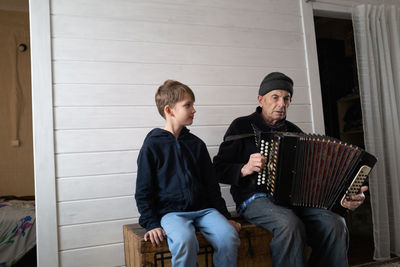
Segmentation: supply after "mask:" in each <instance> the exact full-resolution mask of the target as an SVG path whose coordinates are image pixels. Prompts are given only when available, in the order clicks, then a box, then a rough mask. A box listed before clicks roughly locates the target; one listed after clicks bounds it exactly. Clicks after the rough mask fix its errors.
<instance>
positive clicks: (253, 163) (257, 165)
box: [240, 153, 267, 177]
mask: <svg viewBox="0 0 400 267" xmlns="http://www.w3.org/2000/svg"><path fill="white" fill-rule="evenodd" d="M266 161H267V160H266V158H265V157H264V156H263V155H262V154H261V153H254V154H251V155H250V158H249V161H248V162H247V163H246V165H244V166H243V167H242V170H241V171H240V173H241V174H242V177H244V176H247V175H250V174H252V173H254V172H260V171H261V170H262V169H263V168H264V166H265V162H266Z"/></svg>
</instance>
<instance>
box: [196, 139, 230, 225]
mask: <svg viewBox="0 0 400 267" xmlns="http://www.w3.org/2000/svg"><path fill="white" fill-rule="evenodd" d="M202 155H203V160H201V162H203V164H204V166H203V168H202V170H203V172H204V174H203V177H205V179H206V183H207V199H208V202H209V203H210V205H211V206H212V207H213V208H215V209H216V210H218V211H219V212H220V213H221V214H222V215H224V216H225V217H226V218H227V219H230V217H231V215H230V213H229V211H228V209H227V208H226V203H225V200H224V199H223V198H222V196H221V188H220V186H219V184H218V181H217V177H216V175H215V171H214V168H213V165H212V162H211V158H210V155H209V154H208V150H207V147H206V145H205V144H204V143H203V145H202Z"/></svg>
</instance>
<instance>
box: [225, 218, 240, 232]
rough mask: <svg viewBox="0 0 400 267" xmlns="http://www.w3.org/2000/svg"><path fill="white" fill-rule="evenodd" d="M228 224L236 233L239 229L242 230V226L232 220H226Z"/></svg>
mask: <svg viewBox="0 0 400 267" xmlns="http://www.w3.org/2000/svg"><path fill="white" fill-rule="evenodd" d="M228 222H229V223H230V224H232V226H233V228H235V229H236V231H237V232H238V233H239V232H240V229H242V225H241V224H240V223H238V222H235V221H234V220H228Z"/></svg>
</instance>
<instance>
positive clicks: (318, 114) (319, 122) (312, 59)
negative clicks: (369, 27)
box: [300, 0, 358, 134]
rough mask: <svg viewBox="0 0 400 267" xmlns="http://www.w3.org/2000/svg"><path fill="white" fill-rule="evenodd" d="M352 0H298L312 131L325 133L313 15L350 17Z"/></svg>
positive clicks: (353, 2)
mask: <svg viewBox="0 0 400 267" xmlns="http://www.w3.org/2000/svg"><path fill="white" fill-rule="evenodd" d="M357 2H358V1H354V0H350V1H349V0H324V2H319V1H318V0H314V1H311V0H300V8H301V15H302V19H303V20H302V21H303V31H304V48H305V53H306V65H307V76H308V77H307V78H308V84H309V95H310V103H311V116H312V122H313V132H315V133H321V134H325V126H324V115H323V114H324V112H323V107H322V93H321V83H320V78H319V68H318V56H317V55H318V53H317V41H316V38H315V27H314V15H318V16H322V17H330V18H342V19H351V8H352V5H354V4H356V3H357Z"/></svg>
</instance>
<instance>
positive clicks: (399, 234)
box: [353, 4, 400, 260]
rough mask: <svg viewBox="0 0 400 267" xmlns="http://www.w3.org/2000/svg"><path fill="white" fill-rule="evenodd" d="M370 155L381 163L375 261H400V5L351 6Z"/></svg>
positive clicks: (374, 193)
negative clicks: (391, 258) (395, 256)
mask: <svg viewBox="0 0 400 267" xmlns="http://www.w3.org/2000/svg"><path fill="white" fill-rule="evenodd" d="M353 27H354V36H355V42H356V55H357V65H358V72H359V73H358V74H359V83H360V84H359V85H360V96H361V106H362V112H363V124H364V136H365V147H366V150H367V151H368V152H370V153H372V154H374V155H375V156H376V157H377V158H378V163H377V165H376V166H375V168H374V169H373V171H372V172H371V175H370V178H369V185H370V195H371V206H372V219H373V230H374V233H373V234H374V242H375V253H374V259H375V260H385V259H388V258H390V254H391V253H393V254H395V255H397V256H400V119H399V116H400V6H399V5H397V4H396V5H395V4H390V5H389V4H381V5H370V4H362V5H357V6H355V7H353Z"/></svg>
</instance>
